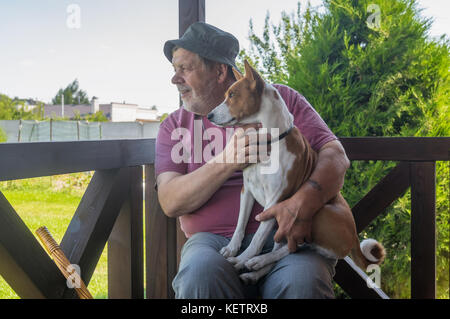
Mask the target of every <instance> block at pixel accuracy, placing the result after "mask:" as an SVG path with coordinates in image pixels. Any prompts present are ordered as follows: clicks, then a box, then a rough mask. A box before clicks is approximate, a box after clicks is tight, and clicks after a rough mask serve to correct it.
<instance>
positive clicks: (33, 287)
mask: <svg viewBox="0 0 450 319" xmlns="http://www.w3.org/2000/svg"><path fill="white" fill-rule="evenodd" d="M36 213H37V214H38V213H39V211H36ZM0 275H1V276H2V277H3V278H4V279H5V280H6V282H7V283H8V284H9V285H10V286H11V288H12V289H13V290H14V291H15V292H16V293H17V294H18V295H19V296H20V297H21V298H33V299H34V298H60V296H61V295H62V292H63V291H64V289H65V287H66V280H65V278H64V277H63V275H62V274H61V272H60V271H59V269H58V268H57V267H56V265H55V263H54V262H53V260H51V259H50V257H49V256H48V255H47V253H46V252H45V250H44V248H42V246H41V245H40V244H39V242H38V241H37V240H36V238H35V237H34V235H33V234H32V233H31V232H30V230H29V229H28V227H27V226H26V225H25V223H24V222H23V221H22V219H21V218H20V217H19V215H17V213H16V212H15V210H14V208H13V207H12V206H11V205H10V203H9V202H8V200H7V199H6V198H5V196H4V195H3V194H2V193H1V192H0Z"/></svg>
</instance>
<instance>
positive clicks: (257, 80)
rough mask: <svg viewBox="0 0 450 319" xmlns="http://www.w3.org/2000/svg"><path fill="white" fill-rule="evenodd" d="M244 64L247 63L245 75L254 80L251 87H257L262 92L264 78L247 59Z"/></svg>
mask: <svg viewBox="0 0 450 319" xmlns="http://www.w3.org/2000/svg"><path fill="white" fill-rule="evenodd" d="M244 65H245V77H246V78H247V79H249V80H250V81H252V84H251V86H250V88H251V89H255V88H257V89H258V91H259V92H262V90H263V89H264V83H265V82H264V80H263V78H262V77H261V75H259V73H258V72H257V71H256V70H255V69H254V68H252V66H251V65H250V64H249V63H248V62H247V60H244Z"/></svg>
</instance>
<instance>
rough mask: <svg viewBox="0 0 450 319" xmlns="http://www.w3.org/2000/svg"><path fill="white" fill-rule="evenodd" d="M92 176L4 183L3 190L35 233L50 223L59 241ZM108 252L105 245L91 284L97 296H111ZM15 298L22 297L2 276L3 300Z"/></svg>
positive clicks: (91, 288) (0, 282)
mask: <svg viewBox="0 0 450 319" xmlns="http://www.w3.org/2000/svg"><path fill="white" fill-rule="evenodd" d="M91 177H92V173H90V172H89V173H77V174H67V175H59V176H52V177H41V178H33V179H25V180H18V181H9V182H0V191H1V192H2V193H3V195H4V196H5V197H6V198H7V199H8V201H9V202H10V204H11V205H12V206H13V207H14V209H15V211H16V212H17V214H18V215H19V216H20V217H21V218H22V220H23V221H24V222H25V224H26V225H27V227H28V228H29V230H30V231H31V232H32V233H33V235H35V234H34V232H35V230H36V229H38V228H39V227H40V226H46V227H47V228H48V229H49V231H50V232H51V234H52V235H53V237H54V238H55V240H56V241H57V242H58V243H59V242H61V239H62V238H63V236H64V233H65V230H66V229H67V226H68V225H69V223H70V220H71V219H72V216H73V214H74V213H75V210H76V208H77V207H78V204H79V203H80V200H81V197H82V196H83V193H84V191H85V189H86V187H87V185H88V183H89V181H90V178H91ZM35 236H36V235H35ZM106 251H107V250H106V246H105V249H104V250H103V253H102V256H101V257H100V260H99V262H98V264H97V267H96V269H95V272H94V274H93V276H92V278H91V281H90V282H89V285H88V289H89V291H90V292H91V294H92V295H93V296H94V298H107V296H108V278H107V276H108V270H107V259H106V258H107V254H106ZM12 298H19V296H18V295H17V294H16V293H15V292H14V291H13V290H12V289H11V287H10V286H9V285H8V283H7V282H6V281H5V280H4V279H3V278H2V277H1V276H0V299H12Z"/></svg>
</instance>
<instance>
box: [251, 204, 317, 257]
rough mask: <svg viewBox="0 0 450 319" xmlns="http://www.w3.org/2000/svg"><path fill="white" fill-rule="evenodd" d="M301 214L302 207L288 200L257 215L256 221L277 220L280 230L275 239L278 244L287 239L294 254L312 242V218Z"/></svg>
mask: <svg viewBox="0 0 450 319" xmlns="http://www.w3.org/2000/svg"><path fill="white" fill-rule="evenodd" d="M300 212H301V207H299V205H298V203H295V202H294V201H293V200H290V199H287V200H285V201H282V202H280V203H277V204H275V205H274V206H272V207H271V208H269V209H267V210H266V211H264V212H262V213H260V214H259V215H257V216H256V220H257V221H263V220H267V219H270V218H275V219H276V220H277V222H278V230H277V232H276V233H275V236H274V238H273V239H274V241H275V242H277V243H278V242H280V241H282V240H283V239H287V243H288V248H289V251H290V252H291V253H293V252H295V251H296V250H297V247H298V246H299V245H301V244H303V243H304V242H307V243H308V242H309V243H310V242H311V241H312V240H311V226H312V217H306V216H304V215H303V214H300Z"/></svg>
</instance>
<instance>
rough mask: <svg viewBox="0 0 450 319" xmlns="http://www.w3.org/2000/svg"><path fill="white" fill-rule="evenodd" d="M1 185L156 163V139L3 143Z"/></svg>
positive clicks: (0, 148) (1, 148)
mask: <svg viewBox="0 0 450 319" xmlns="http://www.w3.org/2000/svg"><path fill="white" fill-rule="evenodd" d="M0 154H2V155H1V156H0V181H6V180H13V179H21V178H31V177H38V176H49V175H56V174H66V173H74V172H83V171H93V170H105V169H118V168H122V167H129V166H138V165H144V164H149V163H153V161H154V158H155V139H134V140H101V141H77V142H42V143H1V144H0Z"/></svg>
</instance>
